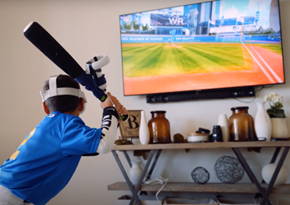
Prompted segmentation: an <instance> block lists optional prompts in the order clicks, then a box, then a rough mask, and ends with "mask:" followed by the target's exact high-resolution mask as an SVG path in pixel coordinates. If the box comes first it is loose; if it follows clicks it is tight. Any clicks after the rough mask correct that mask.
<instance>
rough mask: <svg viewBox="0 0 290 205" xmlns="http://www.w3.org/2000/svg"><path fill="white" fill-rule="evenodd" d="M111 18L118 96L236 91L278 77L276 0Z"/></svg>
mask: <svg viewBox="0 0 290 205" xmlns="http://www.w3.org/2000/svg"><path fill="white" fill-rule="evenodd" d="M119 20H120V37H121V53H122V71H123V90H124V95H125V96H133V95H147V102H156V101H162V102H165V101H178V100H187V99H194V98H197V99H199V98H211V97H210V96H214V98H219V97H222V98H223V97H231V96H232V97H234V96H236V97H243V96H253V95H255V94H254V88H255V87H257V86H264V85H274V84H283V83H285V75H284V65H283V52H282V41H281V40H282V39H281V27H280V20H281V19H280V12H279V1H278V0H216V1H207V2H201V3H193V4H189V5H181V6H176V7H168V8H160V9H156V10H150V11H138V12H136V13H130V14H123V15H120V16H119ZM196 94H200V96H196ZM202 94H204V95H202ZM193 95H194V96H193ZM186 96H187V97H186Z"/></svg>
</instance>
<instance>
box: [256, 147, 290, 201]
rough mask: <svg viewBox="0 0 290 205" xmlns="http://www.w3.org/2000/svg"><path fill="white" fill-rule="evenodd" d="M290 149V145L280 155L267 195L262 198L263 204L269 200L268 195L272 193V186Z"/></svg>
mask: <svg viewBox="0 0 290 205" xmlns="http://www.w3.org/2000/svg"><path fill="white" fill-rule="evenodd" d="M288 151H289V147H285V148H284V150H283V152H282V155H281V157H280V159H279V161H278V164H277V167H276V169H275V171H274V173H273V176H272V178H271V180H270V183H269V185H268V187H267V190H266V193H265V195H264V196H263V200H262V202H261V205H264V204H266V200H267V199H268V197H269V196H270V193H271V191H272V188H273V186H274V183H275V181H276V178H277V176H278V174H279V172H280V169H281V167H282V165H283V163H284V161H285V158H286V156H287V154H288Z"/></svg>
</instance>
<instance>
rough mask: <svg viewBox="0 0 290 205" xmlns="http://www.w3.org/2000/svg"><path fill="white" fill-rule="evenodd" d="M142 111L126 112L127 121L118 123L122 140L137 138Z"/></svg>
mask: <svg viewBox="0 0 290 205" xmlns="http://www.w3.org/2000/svg"><path fill="white" fill-rule="evenodd" d="M141 111H142V110H127V112H128V120H127V121H125V122H121V123H120V132H121V136H122V139H126V138H139V127H140V120H141Z"/></svg>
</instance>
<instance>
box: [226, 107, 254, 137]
mask: <svg viewBox="0 0 290 205" xmlns="http://www.w3.org/2000/svg"><path fill="white" fill-rule="evenodd" d="M248 109H249V107H233V108H231V110H232V116H230V118H229V128H230V141H256V140H258V138H257V136H256V132H255V127H254V119H253V117H252V116H251V115H250V114H248Z"/></svg>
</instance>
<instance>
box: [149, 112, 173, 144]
mask: <svg viewBox="0 0 290 205" xmlns="http://www.w3.org/2000/svg"><path fill="white" fill-rule="evenodd" d="M165 113H166V111H163V110H158V111H151V119H150V120H149V122H148V127H149V132H150V143H170V142H171V140H170V123H169V121H168V120H167V119H166V118H165Z"/></svg>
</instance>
